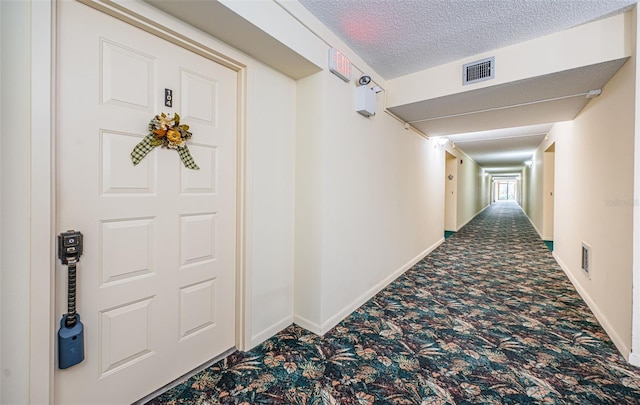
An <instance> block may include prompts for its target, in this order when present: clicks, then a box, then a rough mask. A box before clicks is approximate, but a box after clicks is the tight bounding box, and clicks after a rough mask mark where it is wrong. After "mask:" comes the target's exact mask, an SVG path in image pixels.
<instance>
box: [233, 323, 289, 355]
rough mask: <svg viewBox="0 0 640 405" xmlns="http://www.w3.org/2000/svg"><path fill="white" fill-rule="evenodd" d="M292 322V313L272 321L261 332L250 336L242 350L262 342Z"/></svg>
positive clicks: (249, 348)
mask: <svg viewBox="0 0 640 405" xmlns="http://www.w3.org/2000/svg"><path fill="white" fill-rule="evenodd" d="M292 323H293V315H287V316H286V317H284V318H282V319H281V320H279V321H278V322H276V323H274V324H273V325H271V326H269V327H267V328H265V329H264V330H262V331H261V332H258V333H256V334H255V335H253V336H252V337H251V341H250V342H249V345H248V347H246V348H244V349H243V351H247V350H251V349H253V348H254V347H256V346H258V345H259V344H260V343H262V342H264V341H265V340H267V339H269V338H271V337H273V336H274V335H276V334H277V333H278V332H280V331H281V330H283V329H285V328H286V327H288V326H289V325H291V324H292Z"/></svg>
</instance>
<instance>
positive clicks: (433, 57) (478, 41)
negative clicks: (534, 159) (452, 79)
mask: <svg viewBox="0 0 640 405" xmlns="http://www.w3.org/2000/svg"><path fill="white" fill-rule="evenodd" d="M299 2H300V3H301V4H302V5H303V6H304V7H306V8H307V9H308V10H309V11H310V12H311V13H312V14H314V15H315V16H316V17H317V18H318V19H319V20H320V21H321V22H322V23H323V24H325V25H326V26H327V27H328V28H329V29H330V30H331V31H333V32H334V33H335V34H336V35H337V36H338V37H340V38H341V39H342V40H343V41H344V42H345V43H346V44H347V45H348V46H349V47H350V48H351V49H353V50H354V51H355V52H356V53H357V54H358V55H359V56H360V57H362V59H363V60H364V61H365V62H367V64H369V66H371V68H373V70H375V71H376V72H377V73H378V74H380V75H381V76H382V77H384V78H385V79H387V80H389V79H393V78H396V77H399V76H403V75H406V74H409V73H414V72H417V71H420V70H424V69H428V68H430V67H434V66H438V65H442V64H445V63H449V62H453V61H456V60H459V59H464V58H467V57H470V56H473V55H477V54H481V53H485V52H488V51H491V50H494V49H498V48H502V47H505V46H509V45H514V44H517V43H520V42H524V41H528V40H532V39H535V38H539V37H542V36H545V35H549V34H552V33H555V32H559V31H563V30H566V29H569V28H573V27H576V26H578V25H582V24H585V23H588V22H591V21H594V20H598V19H601V18H604V17H608V16H611V15H614V14H619V13H621V12H624V11H627V10H628V9H630V8H631V7H632V6H633V5H634V4H635V3H636V2H637V0H299ZM625 61H626V60H625V59H622V60H616V61H610V62H607V63H602V64H597V65H592V66H586V67H582V68H578V69H573V70H570V71H566V72H559V73H556V74H552V75H547V76H541V77H536V78H532V79H528V80H522V81H519V82H512V83H506V84H503V85H499V86H490V87H485V88H482V89H478V90H473V91H466V92H462V93H459V94H453V95H450V96H446V97H440V98H435V99H431V100H422V101H418V102H415V103H410V104H406V105H400V106H395V107H393V108H390V109H389V110H390V111H391V112H393V113H394V114H395V115H397V116H398V117H400V118H401V119H403V120H405V121H406V122H409V123H411V125H413V126H414V127H415V128H417V129H419V130H420V131H422V132H423V133H425V134H427V135H428V136H443V135H446V136H447V137H448V138H449V139H450V140H452V141H454V142H455V144H456V147H457V148H459V149H460V150H462V151H464V152H465V153H467V154H468V155H469V156H471V157H472V158H473V159H474V160H475V161H476V162H478V163H479V164H480V166H482V167H483V168H485V169H487V168H490V170H489V171H490V172H492V173H499V172H505V171H507V172H510V171H519V170H521V169H522V167H523V162H524V161H525V160H528V159H529V158H530V157H531V155H532V154H533V153H534V152H535V150H536V148H537V146H538V145H539V144H540V142H542V140H543V139H544V137H545V135H546V133H547V132H548V131H549V130H550V128H551V126H552V123H553V122H559V121H566V120H571V119H573V118H575V116H576V115H577V114H578V113H579V112H580V110H582V108H583V107H584V106H585V105H586V104H587V102H588V100H587V99H586V98H585V97H584V95H581V96H579V94H580V93H584V92H587V91H589V90H593V89H600V88H602V86H604V84H605V83H606V82H607V81H608V80H609V79H610V78H611V77H612V76H613V74H615V72H616V71H617V70H618V69H619V68H620V66H622V64H623V63H624V62H625ZM556 98H559V99H556ZM541 100H550V101H546V102H540V101H541ZM527 104H529V105H527Z"/></svg>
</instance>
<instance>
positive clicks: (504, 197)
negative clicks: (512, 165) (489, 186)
mask: <svg viewBox="0 0 640 405" xmlns="http://www.w3.org/2000/svg"><path fill="white" fill-rule="evenodd" d="M494 193H495V195H494V197H493V200H494V201H515V200H516V197H517V188H516V182H515V181H514V180H509V181H496V182H495V186H494Z"/></svg>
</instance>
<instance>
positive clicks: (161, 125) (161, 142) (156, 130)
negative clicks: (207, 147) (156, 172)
mask: <svg viewBox="0 0 640 405" xmlns="http://www.w3.org/2000/svg"><path fill="white" fill-rule="evenodd" d="M188 129H189V126H188V125H180V116H179V115H178V114H177V113H176V114H174V116H173V118H170V117H169V116H167V115H166V114H164V113H162V114H161V115H156V116H155V117H154V118H153V119H152V120H151V122H149V135H147V136H145V137H144V139H142V141H140V142H139V143H138V144H137V145H136V146H135V147H134V148H133V150H132V151H131V161H132V162H133V165H134V166H136V165H137V164H138V163H140V161H141V160H142V159H144V157H145V156H147V154H149V152H151V150H152V149H153V148H155V147H157V146H162V147H163V148H170V149H175V150H176V151H177V152H178V156H180V160H182V163H183V164H184V165H185V167H187V168H189V169H193V170H199V169H200V167H198V165H197V164H196V162H195V161H194V160H193V157H192V156H191V153H190V152H189V148H187V145H186V143H185V142H186V140H187V139H189V138H191V132H189V131H188ZM168 132H172V139H169V136H168V135H167V133H168ZM178 135H179V138H178V140H177V142H176V141H175V138H176V137H177V136H178Z"/></svg>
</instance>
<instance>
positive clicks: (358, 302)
mask: <svg viewBox="0 0 640 405" xmlns="http://www.w3.org/2000/svg"><path fill="white" fill-rule="evenodd" d="M443 242H444V237H443V238H441V239H440V240H438V241H437V242H436V243H434V244H433V245H431V246H429V247H428V248H427V249H425V250H424V251H422V252H421V253H420V254H418V255H417V256H416V257H414V258H413V259H411V260H410V261H409V262H408V263H406V264H405V265H403V266H402V267H400V268H399V269H398V270H396V271H394V272H393V273H391V274H390V275H389V276H387V277H385V278H384V279H383V280H382V281H380V282H379V283H377V284H376V285H374V286H373V287H371V288H370V289H369V290H367V291H366V292H365V293H364V294H362V295H360V296H359V297H358V298H356V299H355V300H354V301H353V302H351V304H349V305H347V306H346V307H345V308H344V309H343V310H341V311H340V312H338V313H336V314H335V315H333V316H332V317H331V318H329V319H327V320H326V321H325V322H324V323H323V324H322V325H321V327H320V332H321V333H319V334H320V335H324V334H325V333H327V332H328V331H329V330H331V328H333V327H334V326H336V325H337V324H339V323H340V321H342V320H343V319H344V318H346V317H347V316H349V315H350V314H351V313H352V312H353V311H355V310H356V309H358V308H360V306H362V304H364V303H365V302H367V301H369V300H370V299H371V298H372V297H373V296H374V295H376V294H377V293H378V292H380V291H381V290H382V289H383V288H385V287H386V286H388V285H389V284H391V283H392V282H393V281H394V280H395V279H397V278H398V277H400V276H401V275H403V274H404V273H405V272H406V271H407V270H409V269H410V268H411V267H413V265H415V264H416V263H418V262H419V261H420V260H422V259H423V258H424V257H425V256H426V255H428V254H429V253H431V252H432V251H433V250H434V249H435V248H437V247H438V246H440V245H441V244H442V243H443ZM300 326H302V325H300ZM303 327H304V326H303ZM309 330H311V331H312V332H314V333H317V332H315V331H314V330H313V329H309Z"/></svg>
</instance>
